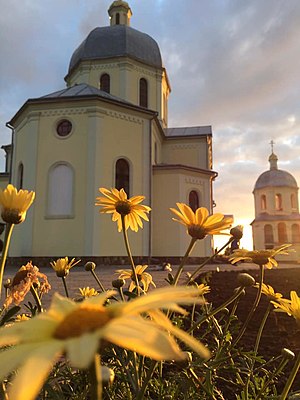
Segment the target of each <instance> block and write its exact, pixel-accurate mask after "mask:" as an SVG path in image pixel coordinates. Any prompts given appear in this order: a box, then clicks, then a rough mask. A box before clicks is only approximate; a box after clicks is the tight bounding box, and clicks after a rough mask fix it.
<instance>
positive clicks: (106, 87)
mask: <svg viewBox="0 0 300 400" xmlns="http://www.w3.org/2000/svg"><path fill="white" fill-rule="evenodd" d="M100 90H103V92H106V93H110V76H109V75H108V74H102V75H101V77H100Z"/></svg>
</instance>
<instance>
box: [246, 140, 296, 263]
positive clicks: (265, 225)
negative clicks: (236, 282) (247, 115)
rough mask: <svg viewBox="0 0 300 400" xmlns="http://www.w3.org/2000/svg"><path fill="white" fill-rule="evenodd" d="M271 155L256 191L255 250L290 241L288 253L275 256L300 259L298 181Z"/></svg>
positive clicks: (253, 223) (257, 182)
mask: <svg viewBox="0 0 300 400" xmlns="http://www.w3.org/2000/svg"><path fill="white" fill-rule="evenodd" d="M271 144H272V153H271V155H270V157H269V164H270V166H269V169H268V170H267V171H264V172H263V173H262V174H261V175H260V176H259V177H258V179H257V181H256V183H255V186H254V190H253V195H254V204H255V219H254V221H252V223H251V225H252V234H253V247H254V250H255V249H256V250H260V249H274V248H276V247H279V246H281V245H283V244H287V243H290V244H292V246H291V249H292V250H291V251H290V252H289V255H286V256H284V255H283V256H280V255H278V256H277V257H276V258H278V260H282V261H287V260H289V261H294V262H295V261H297V262H299V261H300V214H299V203H298V185H297V182H296V179H295V178H294V177H293V175H291V174H290V173H289V172H287V171H284V170H282V169H279V168H278V157H277V155H276V154H274V152H273V142H271Z"/></svg>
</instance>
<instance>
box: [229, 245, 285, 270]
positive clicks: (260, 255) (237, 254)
mask: <svg viewBox="0 0 300 400" xmlns="http://www.w3.org/2000/svg"><path fill="white" fill-rule="evenodd" d="M290 246H291V245H290V244H284V245H282V246H280V247H279V248H278V249H272V250H251V251H249V250H245V249H238V250H234V252H233V254H232V256H230V257H229V261H231V263H232V264H235V263H237V262H239V261H242V260H244V261H246V262H253V263H254V264H257V265H260V266H262V265H264V266H265V267H267V268H268V269H272V268H273V267H277V266H278V263H277V261H276V260H275V258H274V257H275V256H276V255H277V254H288V252H287V251H286V249H287V248H288V247H290Z"/></svg>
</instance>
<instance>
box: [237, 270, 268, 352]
mask: <svg viewBox="0 0 300 400" xmlns="http://www.w3.org/2000/svg"><path fill="white" fill-rule="evenodd" d="M264 271H265V270H264V266H263V265H260V266H259V272H260V273H259V286H258V291H257V294H256V298H255V301H254V303H253V306H252V308H251V310H250V312H249V314H248V316H247V318H246V320H245V322H244V324H243V326H242V328H241V330H240V332H239V334H238V336H237V337H236V338H235V340H234V342H233V343H232V347H234V346H235V345H236V344H237V343H238V342H239V341H240V339H241V338H242V336H243V335H244V333H245V331H246V328H247V326H248V324H249V322H250V320H251V318H252V316H253V314H254V313H255V311H256V309H257V306H258V304H259V302H260V298H261V290H262V284H263V281H264Z"/></svg>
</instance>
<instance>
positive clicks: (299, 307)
mask: <svg viewBox="0 0 300 400" xmlns="http://www.w3.org/2000/svg"><path fill="white" fill-rule="evenodd" d="M290 296H291V300H289V299H276V301H272V304H273V305H274V307H275V308H276V310H275V311H282V312H285V313H287V314H288V315H290V316H293V317H294V318H295V319H296V321H297V323H298V324H300V298H299V297H298V295H297V293H296V292H295V291H294V290H292V291H291V294H290Z"/></svg>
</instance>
